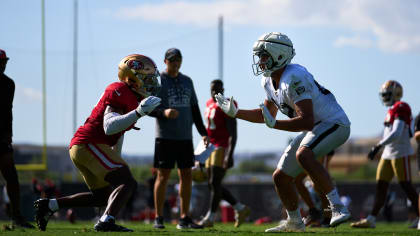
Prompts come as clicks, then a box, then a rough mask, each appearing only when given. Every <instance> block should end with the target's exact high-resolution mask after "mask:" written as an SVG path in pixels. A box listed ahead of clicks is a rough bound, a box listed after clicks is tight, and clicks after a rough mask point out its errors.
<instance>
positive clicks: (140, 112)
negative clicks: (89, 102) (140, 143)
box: [103, 96, 161, 135]
mask: <svg viewBox="0 0 420 236" xmlns="http://www.w3.org/2000/svg"><path fill="white" fill-rule="evenodd" d="M160 101H161V100H160V98H158V97H154V96H149V97H147V98H145V99H143V100H142V101H141V102H140V104H139V106H138V107H137V108H136V109H134V110H132V111H130V112H128V113H127V114H124V115H122V114H121V113H123V112H122V111H121V110H118V109H117V108H115V107H112V106H110V105H108V106H107V107H106V109H105V112H104V123H103V127H104V131H105V134H106V135H113V134H117V133H119V132H121V131H124V130H126V129H127V128H128V127H130V126H131V125H133V124H134V123H135V122H137V120H138V119H139V118H140V117H143V116H145V115H147V114H149V113H150V112H151V111H153V110H154V109H155V108H156V107H157V106H158V105H159V104H160Z"/></svg>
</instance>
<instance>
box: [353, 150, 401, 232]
mask: <svg viewBox="0 0 420 236" xmlns="http://www.w3.org/2000/svg"><path fill="white" fill-rule="evenodd" d="M393 177H394V171H393V169H392V165H391V161H390V160H385V159H383V158H381V160H380V161H379V164H378V168H377V170H376V193H375V201H374V203H373V208H372V211H371V213H370V214H369V215H368V216H367V217H366V218H365V219H360V220H359V221H357V222H354V223H352V224H350V226H352V227H355V228H375V227H376V217H377V216H378V214H379V211H380V210H381V208H382V207H383V206H384V204H385V199H386V195H387V192H388V187H389V183H390V182H391V180H392V178H393Z"/></svg>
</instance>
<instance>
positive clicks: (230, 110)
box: [214, 93, 238, 118]
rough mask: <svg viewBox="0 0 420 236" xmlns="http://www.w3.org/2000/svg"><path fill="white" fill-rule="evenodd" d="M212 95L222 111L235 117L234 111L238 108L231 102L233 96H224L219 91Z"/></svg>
mask: <svg viewBox="0 0 420 236" xmlns="http://www.w3.org/2000/svg"><path fill="white" fill-rule="evenodd" d="M214 97H215V98H216V102H217V104H218V105H219V107H220V108H221V109H222V111H223V112H225V113H226V115H228V116H230V117H232V118H235V116H236V113H238V108H237V107H236V105H235V103H234V102H233V97H231V98H230V99H229V98H225V97H224V96H223V94H221V93H218V94H216V95H215V96H214Z"/></svg>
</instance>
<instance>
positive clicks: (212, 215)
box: [204, 210, 216, 221]
mask: <svg viewBox="0 0 420 236" xmlns="http://www.w3.org/2000/svg"><path fill="white" fill-rule="evenodd" d="M215 217H216V214H215V213H214V212H211V211H210V210H209V211H208V212H207V214H206V216H204V219H208V220H210V221H214V218H215Z"/></svg>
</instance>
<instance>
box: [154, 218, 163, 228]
mask: <svg viewBox="0 0 420 236" xmlns="http://www.w3.org/2000/svg"><path fill="white" fill-rule="evenodd" d="M153 228H155V229H164V228H165V225H163V217H162V216H158V217H156V218H155V223H154V224H153Z"/></svg>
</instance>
